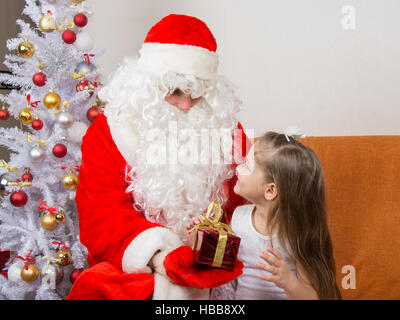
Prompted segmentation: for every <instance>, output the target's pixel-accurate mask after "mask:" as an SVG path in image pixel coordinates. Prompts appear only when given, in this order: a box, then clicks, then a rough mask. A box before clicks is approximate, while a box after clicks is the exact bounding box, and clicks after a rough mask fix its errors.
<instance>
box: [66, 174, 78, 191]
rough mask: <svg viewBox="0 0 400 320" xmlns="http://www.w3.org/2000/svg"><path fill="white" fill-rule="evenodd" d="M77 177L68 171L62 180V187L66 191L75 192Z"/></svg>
mask: <svg viewBox="0 0 400 320" xmlns="http://www.w3.org/2000/svg"><path fill="white" fill-rule="evenodd" d="M78 181H79V179H78V176H77V175H76V174H75V173H73V172H72V170H69V172H68V173H67V174H66V175H65V176H64V177H63V178H62V185H63V186H64V188H65V189H67V190H75V189H76V187H77V186H78Z"/></svg>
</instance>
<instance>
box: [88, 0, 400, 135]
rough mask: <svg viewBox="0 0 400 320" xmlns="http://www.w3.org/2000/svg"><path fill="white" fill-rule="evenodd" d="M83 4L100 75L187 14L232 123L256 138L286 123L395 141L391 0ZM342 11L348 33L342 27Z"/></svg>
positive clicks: (399, 44) (399, 5)
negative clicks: (209, 44)
mask: <svg viewBox="0 0 400 320" xmlns="http://www.w3.org/2000/svg"><path fill="white" fill-rule="evenodd" d="M89 1H90V2H91V4H92V9H93V12H94V15H93V16H92V20H91V21H90V24H89V25H88V27H87V31H88V32H90V33H91V35H92V37H93V38H94V39H95V43H96V46H97V47H103V48H105V49H106V53H105V55H104V56H103V57H102V58H101V59H100V60H99V61H100V67H101V68H102V70H103V74H104V75H108V74H110V72H112V70H114V69H115V68H116V67H117V66H118V64H119V63H120V62H121V61H122V58H123V57H124V56H125V55H136V54H137V53H138V50H139V49H140V47H141V44H142V43H143V40H144V38H145V36H146V33H147V31H148V30H149V29H150V27H151V26H152V25H153V24H154V23H156V22H157V21H159V20H160V19H161V18H162V17H163V16H165V15H167V14H170V13H179V14H188V15H193V16H196V17H198V18H200V19H202V20H203V21H204V22H206V23H207V25H208V26H209V28H210V29H211V31H212V32H213V34H214V36H215V38H216V40H217V43H218V53H219V56H220V69H219V70H220V73H222V74H224V75H226V76H228V77H229V78H230V79H231V80H232V81H233V82H234V83H235V84H236V85H237V86H238V94H239V96H240V97H241V98H242V100H243V102H244V104H243V110H242V112H241V114H240V121H241V122H242V124H243V125H244V127H246V128H253V129H255V133H256V135H257V136H258V135H261V134H262V133H264V132H265V131H267V130H276V131H282V130H284V129H285V128H286V127H287V126H289V125H297V126H299V127H300V128H302V129H303V130H304V131H305V132H306V133H307V135H310V136H311V135H318V136H337V135H381V134H382V135H387V134H400V19H399V14H400V1H398V0H385V1H379V0H348V1H346V0H324V1H321V0H247V1H244V0H201V1H200V0H113V1H110V0H89ZM346 5H351V6H353V7H354V8H355V18H356V20H355V29H350V30H348V29H344V28H343V26H342V20H343V18H344V17H345V16H346V17H347V14H346V13H342V9H343V7H344V6H346ZM344 21H347V20H344ZM105 79H106V78H105Z"/></svg>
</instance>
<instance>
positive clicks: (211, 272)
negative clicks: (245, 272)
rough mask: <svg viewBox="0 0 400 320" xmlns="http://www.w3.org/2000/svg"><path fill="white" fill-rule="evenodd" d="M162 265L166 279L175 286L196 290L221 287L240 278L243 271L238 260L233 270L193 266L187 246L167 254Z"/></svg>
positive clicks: (191, 255) (190, 249)
mask: <svg viewBox="0 0 400 320" xmlns="http://www.w3.org/2000/svg"><path fill="white" fill-rule="evenodd" d="M160 259H161V256H160ZM163 265H164V268H165V271H166V274H167V275H168V277H169V278H170V279H171V280H172V281H174V282H175V283H176V284H178V285H180V286H183V287H193V288H197V289H206V288H216V287H219V286H222V285H223V284H226V283H228V282H231V281H232V280H234V279H236V278H237V277H238V276H240V275H241V273H242V269H243V263H242V262H241V261H239V260H236V263H235V267H234V269H233V270H225V269H220V268H213V267H211V266H203V265H198V264H195V263H194V261H193V251H192V248H191V247H189V246H181V247H179V248H177V249H175V250H173V251H171V252H170V253H168V254H167V255H166V256H165V258H164V260H163Z"/></svg>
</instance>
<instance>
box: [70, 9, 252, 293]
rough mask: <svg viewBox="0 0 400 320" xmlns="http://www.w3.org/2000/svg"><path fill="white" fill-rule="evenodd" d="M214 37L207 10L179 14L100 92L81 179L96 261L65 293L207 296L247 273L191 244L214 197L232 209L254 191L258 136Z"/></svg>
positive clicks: (157, 28) (83, 227)
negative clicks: (250, 164)
mask: <svg viewBox="0 0 400 320" xmlns="http://www.w3.org/2000/svg"><path fill="white" fill-rule="evenodd" d="M216 49H217V45H216V41H215V39H214V36H213V35H212V33H211V31H210V30H209V29H208V27H207V26H206V24H205V23H204V22H202V21H201V20H199V19H197V18H194V17H190V16H185V15H169V16H167V17H165V18H163V19H162V20H161V21H159V22H158V23H157V24H156V25H154V26H153V27H152V28H151V30H150V31H149V32H148V34H147V37H146V39H145V41H144V44H143V46H142V48H141V50H140V56H139V57H138V58H126V59H125V61H124V63H123V64H122V65H121V66H120V68H119V69H118V70H117V71H116V72H115V74H113V76H112V77H111V79H110V81H109V82H108V84H107V85H106V86H105V87H104V88H103V89H102V90H101V91H100V92H99V96H100V98H101V99H102V100H103V101H105V102H106V103H107V105H106V107H105V110H104V114H101V115H100V116H99V117H98V118H97V119H96V120H95V121H94V123H93V124H92V125H91V126H90V127H89V129H88V131H87V133H86V135H85V136H84V138H83V142H82V163H81V167H80V173H79V184H78V188H77V190H76V203H77V208H78V214H79V227H80V240H81V242H82V243H83V244H84V245H85V246H86V247H87V249H88V252H89V255H88V263H89V268H88V269H87V270H85V271H84V272H82V274H81V275H80V276H79V277H78V279H77V280H76V281H75V283H74V285H73V287H72V289H71V291H70V293H69V295H68V297H67V299H149V298H153V299H208V297H209V291H210V288H214V287H217V286H220V285H222V284H225V283H227V282H229V281H231V280H233V279H235V278H236V277H237V276H239V275H240V273H241V268H242V264H241V262H240V261H238V262H237V263H236V265H235V268H234V269H233V270H231V271H226V270H223V269H218V268H212V267H203V268H200V267H199V266H197V265H196V264H194V263H193V255H192V249H191V247H190V246H188V245H187V244H188V243H186V245H185V240H186V237H187V234H186V232H185V231H186V230H185V225H186V224H187V223H188V222H189V221H190V219H191V218H193V217H196V216H199V215H201V214H203V213H204V212H205V211H206V209H207V207H208V205H209V204H210V202H211V201H213V200H218V201H219V202H220V203H221V204H222V208H223V210H224V213H225V219H226V220H229V219H230V217H231V215H232V212H233V210H234V209H235V207H236V206H238V205H241V204H243V203H244V199H242V198H241V197H239V196H237V195H235V194H234V193H233V187H234V185H235V183H236V180H237V179H236V175H235V168H236V166H237V163H238V162H240V160H241V159H243V158H244V157H245V155H246V152H247V150H249V149H250V147H251V145H250V142H249V140H248V139H247V137H246V136H245V134H244V132H243V128H242V126H241V124H240V123H239V122H238V119H237V116H238V112H239V110H240V104H241V102H240V100H239V99H238V98H237V97H236V96H235V94H234V88H233V86H232V84H231V83H230V82H229V81H227V79H225V78H224V77H222V76H218V74H217V67H218V55H217V53H216ZM226 133H228V136H229V137H230V138H231V139H226V137H227V134H226ZM218 142H219V143H218ZM227 150H229V152H227ZM229 155H230V156H229Z"/></svg>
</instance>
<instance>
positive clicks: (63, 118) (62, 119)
mask: <svg viewBox="0 0 400 320" xmlns="http://www.w3.org/2000/svg"><path fill="white" fill-rule="evenodd" d="M57 122H58V123H59V124H60V126H62V127H63V128H69V127H71V126H72V124H73V123H74V117H73V116H72V114H70V113H69V112H66V111H63V112H60V113H59V114H58V116H57Z"/></svg>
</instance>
